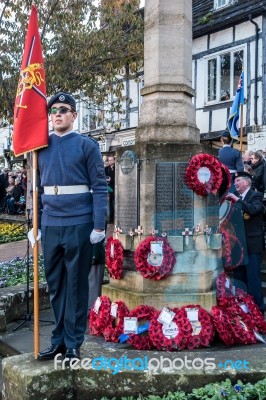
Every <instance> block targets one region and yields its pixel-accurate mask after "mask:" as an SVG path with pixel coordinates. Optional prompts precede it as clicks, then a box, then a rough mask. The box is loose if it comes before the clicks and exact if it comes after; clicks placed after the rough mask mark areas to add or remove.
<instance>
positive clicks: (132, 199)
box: [116, 150, 138, 234]
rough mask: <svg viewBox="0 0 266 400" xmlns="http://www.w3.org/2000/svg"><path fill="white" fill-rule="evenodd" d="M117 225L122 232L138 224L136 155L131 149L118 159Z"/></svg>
mask: <svg viewBox="0 0 266 400" xmlns="http://www.w3.org/2000/svg"><path fill="white" fill-rule="evenodd" d="M117 185H118V190H117V196H116V200H117V225H118V226H119V228H121V229H122V231H123V233H127V234H129V232H130V229H131V228H133V229H135V228H136V227H137V225H138V223H137V220H138V210H137V198H138V195H137V187H138V184H137V157H136V154H135V153H134V152H133V151H129V150H127V151H125V152H124V153H123V154H122V156H121V159H120V161H119V168H118V173H117Z"/></svg>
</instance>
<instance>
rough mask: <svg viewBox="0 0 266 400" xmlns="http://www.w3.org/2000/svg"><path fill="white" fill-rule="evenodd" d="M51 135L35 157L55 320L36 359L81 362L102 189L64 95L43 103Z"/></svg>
mask: <svg viewBox="0 0 266 400" xmlns="http://www.w3.org/2000/svg"><path fill="white" fill-rule="evenodd" d="M48 111H49V114H50V116H51V122H52V125H53V132H52V134H51V135H50V137H49V145H48V147H47V148H44V149H41V150H40V151H39V152H38V166H39V176H40V191H41V192H42V195H41V208H42V215H41V239H42V249H43V256H44V267H45V273H46V278H47V283H48V289H49V293H50V300H51V305H52V308H53V311H54V315H55V324H56V325H55V328H54V330H53V332H52V337H51V346H50V347H49V348H48V349H46V350H44V351H41V352H40V353H39V355H38V359H39V360H49V359H53V358H54V357H55V356H56V355H57V354H60V353H61V354H63V355H64V356H65V358H66V359H73V358H80V346H81V345H82V343H83V341H84V333H85V331H86V327H87V308H88V275H89V272H90V267H91V259H92V243H98V242H100V241H102V240H103V239H104V237H105V217H106V210H107V184H106V177H105V173H104V165H103V160H102V156H101V153H100V150H99V146H98V143H97V142H96V141H95V140H93V139H91V138H88V137H86V136H84V135H81V134H79V133H77V132H75V131H74V130H73V124H74V121H75V119H76V118H77V112H76V101H75V99H74V97H73V96H72V95H70V94H69V93H65V92H59V93H57V94H55V95H54V96H53V97H52V98H51V99H50V100H49V102H48Z"/></svg>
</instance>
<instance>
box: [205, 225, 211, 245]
mask: <svg viewBox="0 0 266 400" xmlns="http://www.w3.org/2000/svg"><path fill="white" fill-rule="evenodd" d="M211 232H212V228H209V225H206V226H205V229H204V233H205V235H206V242H207V245H208V246H209V245H210V238H211Z"/></svg>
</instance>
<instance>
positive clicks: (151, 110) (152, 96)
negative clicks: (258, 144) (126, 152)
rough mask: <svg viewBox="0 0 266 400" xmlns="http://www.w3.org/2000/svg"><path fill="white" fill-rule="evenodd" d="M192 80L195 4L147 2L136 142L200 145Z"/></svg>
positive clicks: (189, 2)
mask: <svg viewBox="0 0 266 400" xmlns="http://www.w3.org/2000/svg"><path fill="white" fill-rule="evenodd" d="M191 79H192V1H191V0H188V1H186V0H178V1H169V0H147V1H146V4H145V31H144V82H145V86H144V89H143V90H142V93H141V94H142V96H143V104H142V107H141V113H140V123H139V129H138V130H137V132H136V141H137V142H151V141H157V142H158V141H159V142H161V141H162V140H163V141H165V142H178V143H181V142H183V143H188V142H189V143H199V135H198V131H197V128H196V123H195V116H196V115H195V110H194V105H193V104H192V97H193V96H194V90H193V89H192V87H191V84H192V80H191Z"/></svg>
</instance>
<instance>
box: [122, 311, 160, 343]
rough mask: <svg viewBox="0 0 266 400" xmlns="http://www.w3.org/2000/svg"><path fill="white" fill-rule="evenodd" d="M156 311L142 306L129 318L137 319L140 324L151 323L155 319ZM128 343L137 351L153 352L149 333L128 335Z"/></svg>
mask: <svg viewBox="0 0 266 400" xmlns="http://www.w3.org/2000/svg"><path fill="white" fill-rule="evenodd" d="M155 312H156V309H155V308H153V307H150V306H146V305H140V306H138V307H136V308H133V309H132V310H131V311H130V312H129V314H128V317H136V318H137V319H138V322H141V321H142V322H147V321H151V319H152V318H153V315H154V313H155ZM128 336H129V337H128V343H129V344H130V345H132V346H133V347H134V348H135V349H137V350H151V349H152V342H151V340H150V337H149V335H148V332H143V333H142V334H129V335H128Z"/></svg>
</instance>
